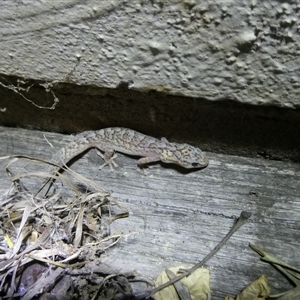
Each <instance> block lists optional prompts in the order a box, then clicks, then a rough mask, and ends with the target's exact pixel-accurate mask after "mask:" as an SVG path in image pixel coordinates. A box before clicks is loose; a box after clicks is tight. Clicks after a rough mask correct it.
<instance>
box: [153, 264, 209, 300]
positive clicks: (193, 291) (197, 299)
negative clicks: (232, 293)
mask: <svg viewBox="0 0 300 300" xmlns="http://www.w3.org/2000/svg"><path fill="white" fill-rule="evenodd" d="M189 268H190V267H188V266H178V267H173V268H169V270H171V271H172V272H173V273H174V274H175V275H180V274H181V273H180V272H179V270H182V269H189ZM169 280H170V279H169V277H168V276H167V274H166V272H165V271H163V272H162V273H161V274H160V275H159V276H158V278H157V280H156V282H155V286H156V287H157V286H159V285H161V284H163V283H165V282H167V281H169ZM180 282H182V283H183V284H184V285H185V286H186V287H187V288H188V290H189V292H190V295H191V298H192V299H193V300H210V299H211V295H210V284H209V271H208V270H207V269H205V268H199V269H197V270H196V271H195V272H193V273H192V274H191V275H189V276H187V277H185V278H183V279H181V280H180ZM153 298H154V299H155V300H165V299H168V300H179V297H178V294H177V292H176V290H175V288H174V287H173V285H171V286H169V287H166V288H165V289H163V290H161V291H159V292H157V293H156V294H155V295H154V296H153Z"/></svg>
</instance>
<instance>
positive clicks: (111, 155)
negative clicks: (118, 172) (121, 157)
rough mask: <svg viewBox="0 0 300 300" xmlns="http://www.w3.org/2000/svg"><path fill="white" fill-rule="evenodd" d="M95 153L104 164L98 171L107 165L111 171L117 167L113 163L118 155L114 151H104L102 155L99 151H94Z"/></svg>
mask: <svg viewBox="0 0 300 300" xmlns="http://www.w3.org/2000/svg"><path fill="white" fill-rule="evenodd" d="M96 152H97V154H98V155H99V156H100V157H101V158H102V159H103V160H104V163H103V164H102V165H101V166H100V167H99V170H101V169H103V168H104V167H105V166H107V165H108V166H109V167H110V169H111V171H113V170H114V167H115V168H117V167H118V164H117V163H116V162H115V159H116V158H117V157H118V155H117V154H116V153H115V152H114V151H105V152H104V154H102V153H101V151H100V150H98V149H96Z"/></svg>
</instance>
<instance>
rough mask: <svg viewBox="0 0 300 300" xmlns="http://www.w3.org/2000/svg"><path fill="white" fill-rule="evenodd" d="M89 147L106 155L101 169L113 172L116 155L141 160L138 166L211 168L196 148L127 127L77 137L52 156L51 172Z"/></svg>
mask: <svg viewBox="0 0 300 300" xmlns="http://www.w3.org/2000/svg"><path fill="white" fill-rule="evenodd" d="M90 148H96V149H97V150H100V151H101V152H103V153H104V154H103V155H101V152H100V151H98V154H99V155H100V156H101V157H102V158H103V159H104V163H103V165H101V166H100V169H101V168H103V167H104V166H106V165H109V166H110V168H111V169H113V166H114V167H116V166H117V164H116V163H115V162H114V159H115V158H116V157H117V156H116V154H115V152H120V153H123V154H128V155H132V156H139V157H141V158H140V159H139V160H138V161H137V165H138V166H139V167H143V166H145V165H147V164H149V163H152V162H158V161H162V162H164V163H172V164H177V165H180V166H182V167H184V168H187V169H195V168H205V167H206V166H207V165H208V159H207V157H206V156H205V154H204V153H203V152H202V151H201V150H200V149H199V148H197V147H193V146H191V145H189V144H185V143H182V144H179V143H172V142H169V141H168V140H167V139H166V138H161V139H160V140H159V139H157V138H154V137H151V136H147V135H145V134H142V133H140V132H137V131H135V130H132V129H128V128H122V127H110V128H104V129H100V130H96V131H84V132H82V133H79V134H77V135H75V136H74V137H73V140H72V141H71V142H70V143H68V144H67V145H66V146H65V147H63V148H61V149H60V150H59V151H58V152H57V153H56V154H55V155H54V156H53V157H52V159H51V163H52V164H54V165H56V166H53V165H51V167H49V169H48V172H49V173H51V174H54V173H56V172H58V171H59V170H60V169H61V168H62V167H63V166H64V165H66V164H67V163H68V162H69V161H70V160H72V159H73V158H74V157H76V156H77V155H79V154H81V153H83V152H84V151H86V150H88V149H90Z"/></svg>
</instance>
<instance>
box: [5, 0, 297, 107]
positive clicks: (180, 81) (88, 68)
mask: <svg viewBox="0 0 300 300" xmlns="http://www.w3.org/2000/svg"><path fill="white" fill-rule="evenodd" d="M299 9H300V3H299V2H297V1H295V2H290V1H289V2H288V1H255V0H252V1H246V0H244V1H238V2H237V1H225V0H223V1H216V0H214V1H194V0H186V1H181V0H180V1H179V0H178V1H176V0H172V1H155V0H153V1H143V0H140V1H98V0H97V1H96V0H93V1H88V2H83V1H79V0H77V1H74V0H72V1H71V0H66V1H49V2H47V1H46V2H44V1H34V0H27V1H18V2H17V1H2V3H1V10H0V27H1V37H0V48H1V51H0V73H2V74H5V75H14V76H19V77H22V78H30V79H36V80H43V81H47V82H49V81H50V82H52V81H62V82H71V83H75V84H79V85H82V84H87V85H95V86H98V87H109V88H115V87H117V86H119V85H121V84H124V83H125V84H126V85H127V86H128V87H129V88H131V89H135V90H139V91H147V90H157V91H163V92H166V93H170V94H173V95H184V96H192V97H203V98H205V99H207V100H222V99H227V100H228V99H229V100H235V101H239V102H242V103H250V104H264V105H273V106H280V107H289V108H295V107H298V106H299V104H300V100H299V97H298V95H299V75H300V71H299V67H298V66H299V64H300V56H299V53H300V49H299V41H300V40H299V34H298V31H299V28H300V27H299Z"/></svg>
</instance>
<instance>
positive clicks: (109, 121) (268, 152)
mask: <svg viewBox="0 0 300 300" xmlns="http://www.w3.org/2000/svg"><path fill="white" fill-rule="evenodd" d="M0 79H1V82H2V83H3V84H5V85H7V86H10V87H12V85H14V86H15V87H17V86H18V82H17V80H18V79H19V80H22V81H23V82H25V83H19V87H21V88H23V90H21V89H18V92H19V94H18V93H16V92H15V91H13V90H12V89H9V88H6V87H3V86H0V99H1V102H0V107H1V108H2V109H3V108H5V109H6V110H5V111H4V112H1V114H0V125H2V126H10V127H22V128H29V129H38V130H46V131H55V132H63V133H75V132H81V131H84V130H97V129H100V128H104V127H113V126H120V127H128V128H132V129H135V130H137V131H140V132H143V133H145V134H148V135H152V136H156V137H161V136H164V137H166V138H168V139H170V140H173V141H178V142H184V141H186V142H190V143H192V144H197V145H198V146H200V147H201V148H202V149H203V150H204V151H210V152H216V153H224V154H233V155H241V156H249V157H264V158H269V159H275V160H289V161H294V162H299V161H300V147H299V146H300V111H299V110H292V109H287V108H279V107H267V106H251V105H245V104H241V103H238V102H234V101H229V100H222V101H215V102H212V101H207V100H205V99H200V98H197V99H196V98H188V97H182V96H172V95H167V94H164V93H160V92H157V91H149V92H145V93H141V92H137V91H134V90H130V89H128V88H126V87H125V86H121V87H119V88H117V89H107V88H98V87H93V86H77V85H74V84H69V83H59V84H54V85H53V86H52V87H51V91H48V92H47V91H46V89H45V87H44V86H42V85H40V84H44V83H45V82H37V81H33V80H24V79H21V78H16V77H8V76H4V75H1V76H0ZM31 85H32V86H31ZM30 86H31V87H30ZM27 87H30V89H29V90H28V91H27V90H26V89H27ZM52 92H53V93H55V96H56V97H57V98H58V99H59V102H58V104H57V106H56V107H55V109H44V108H39V107H36V106H34V105H33V104H32V103H30V102H29V101H26V100H25V99H24V98H23V97H22V96H21V95H20V94H22V95H23V96H25V97H26V98H27V99H30V100H31V101H33V102H34V103H35V104H37V105H39V106H48V107H51V106H52V104H53V102H54V100H53V99H54V94H53V93H52Z"/></svg>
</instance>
